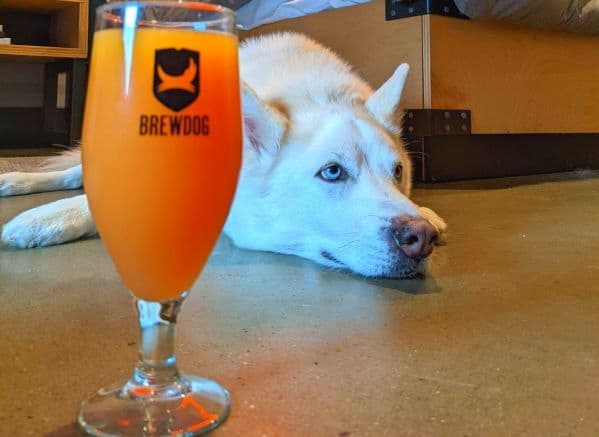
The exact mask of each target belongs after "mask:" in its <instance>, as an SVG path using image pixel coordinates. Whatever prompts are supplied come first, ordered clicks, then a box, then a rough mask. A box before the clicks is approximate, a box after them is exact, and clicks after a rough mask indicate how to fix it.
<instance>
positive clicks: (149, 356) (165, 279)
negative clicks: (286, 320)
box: [78, 1, 242, 436]
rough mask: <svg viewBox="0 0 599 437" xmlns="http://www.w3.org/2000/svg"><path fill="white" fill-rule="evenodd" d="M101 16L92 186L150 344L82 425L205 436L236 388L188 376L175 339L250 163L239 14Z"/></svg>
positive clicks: (97, 430)
mask: <svg viewBox="0 0 599 437" xmlns="http://www.w3.org/2000/svg"><path fill="white" fill-rule="evenodd" d="M96 14H97V16H96V31H95V34H94V43H93V51H92V59H91V70H90V77H89V84H88V93H87V100H86V106H85V115H84V127H83V136H82V159H83V177H84V187H85V191H86V193H87V196H88V199H89V205H90V209H91V212H92V215H93V218H94V220H95V223H96V226H97V228H98V231H99V233H100V236H101V238H102V240H103V242H104V245H105V246H106V249H107V250H108V253H109V254H110V256H111V258H112V260H113V262H114V264H115V266H116V268H117V270H118V272H119V274H120V276H121V278H122V280H123V282H124V283H125V285H126V286H127V288H129V290H131V292H132V293H133V295H134V297H135V303H136V307H137V312H138V315H139V324H140V328H141V342H140V350H139V361H138V363H137V366H136V367H135V370H134V372H133V376H132V377H131V378H130V379H129V380H128V381H126V382H124V383H121V384H116V385H113V386H110V387H106V388H103V389H101V390H99V391H98V392H97V393H96V394H94V395H92V396H91V397H90V398H89V399H87V400H85V401H84V402H83V403H82V404H81V408H80V410H79V416H78V422H79V424H80V426H81V427H82V428H83V429H84V431H86V432H87V433H89V434H92V435H101V436H108V435H110V436H113V435H125V436H141V435H148V436H163V435H164V436H166V435H168V436H178V435H182V436H183V435H184V436H191V435H197V434H201V433H203V432H205V431H208V430H211V429H213V428H215V427H217V426H218V425H219V424H220V423H221V422H222V421H224V420H225V419H226V417H227V415H228V412H229V405H230V404H229V395H228V393H227V391H226V390H225V389H224V388H222V387H221V386H220V385H218V384H217V383H215V382H213V381H211V380H208V379H205V378H202V377H199V376H192V375H187V374H180V373H179V371H178V370H177V367H176V359H175V352H174V334H175V323H176V319H177V314H178V312H179V309H180V308H181V305H182V303H183V300H184V299H185V297H186V295H187V292H188V290H189V289H190V287H191V286H192V284H193V282H194V281H195V279H196V278H197V276H198V275H199V273H200V271H201V269H202V267H203V266H204V264H205V262H206V260H207V258H208V256H209V254H210V252H211V250H212V248H213V246H214V244H215V242H216V240H217V237H218V235H219V233H220V231H221V229H222V226H223V225H224V222H225V219H226V217H227V214H228V211H229V207H230V204H231V201H232V199H233V195H234V192H235V188H236V185H237V179H238V174H239V167H240V164H241V146H242V133H241V109H240V88H239V69H238V54H237V51H238V43H237V37H236V35H235V23H234V21H235V19H234V14H233V13H232V12H231V11H230V10H228V9H226V8H223V7H220V6H216V5H210V4H206V3H199V2H194V1H126V2H110V3H108V4H106V5H103V6H101V7H99V8H98V9H97V11H96ZM99 298H100V297H99Z"/></svg>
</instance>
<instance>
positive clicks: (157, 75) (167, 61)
mask: <svg viewBox="0 0 599 437" xmlns="http://www.w3.org/2000/svg"><path fill="white" fill-rule="evenodd" d="M154 95H155V96H156V98H157V99H158V100H159V101H160V103H162V104H163V105H164V106H166V107H167V108H170V109H172V110H173V111H175V112H178V111H180V110H181V109H183V108H186V107H187V106H189V105H191V104H192V103H193V102H194V100H195V99H197V98H198V96H199V95H200V54H199V53H198V52H196V51H194V50H187V49H180V50H177V49H159V50H156V53H155V56H154Z"/></svg>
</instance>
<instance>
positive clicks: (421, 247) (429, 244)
mask: <svg viewBox="0 0 599 437" xmlns="http://www.w3.org/2000/svg"><path fill="white" fill-rule="evenodd" d="M391 232H392V235H393V241H394V242H395V244H396V245H397V248H398V249H399V250H401V251H402V252H403V253H404V254H405V255H406V256H407V257H409V258H416V259H420V258H426V257H427V256H429V255H430V254H431V253H432V252H433V246H434V244H435V242H436V241H437V237H438V233H437V230H436V229H435V228H434V227H433V226H432V225H431V224H430V223H429V222H428V221H427V220H425V219H423V218H421V217H412V216H409V215H402V216H400V217H395V218H393V220H392V221H391Z"/></svg>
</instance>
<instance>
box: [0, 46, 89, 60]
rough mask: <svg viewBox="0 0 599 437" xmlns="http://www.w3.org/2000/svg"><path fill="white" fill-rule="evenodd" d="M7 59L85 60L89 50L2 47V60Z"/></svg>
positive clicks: (0, 53) (0, 51) (0, 50)
mask: <svg viewBox="0 0 599 437" xmlns="http://www.w3.org/2000/svg"><path fill="white" fill-rule="evenodd" d="M7 57H10V58H15V60H16V61H27V60H31V61H44V60H50V59H57V58H69V59H73V58H85V57H87V50H84V49H79V48H70V47H45V46H25V45H13V44H10V45H0V59H2V58H7Z"/></svg>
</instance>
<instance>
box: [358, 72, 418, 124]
mask: <svg viewBox="0 0 599 437" xmlns="http://www.w3.org/2000/svg"><path fill="white" fill-rule="evenodd" d="M408 71H410V66H409V65H408V64H401V65H400V66H399V67H397V69H396V70H395V72H394V73H393V75H392V76H391V77H390V78H389V79H387V81H386V82H385V83H384V84H383V85H381V87H380V88H379V89H378V90H376V91H375V92H374V93H373V94H372V95H371V96H370V97H369V98H368V100H367V101H366V108H367V109H368V110H369V111H370V113H371V114H372V115H373V116H374V118H376V119H377V121H378V122H379V123H381V124H383V125H384V126H385V127H386V128H388V129H390V130H392V131H399V127H398V126H397V123H396V111H397V107H398V106H399V101H400V100H401V93H402V92H403V89H404V85H405V84H406V78H407V77H408Z"/></svg>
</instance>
